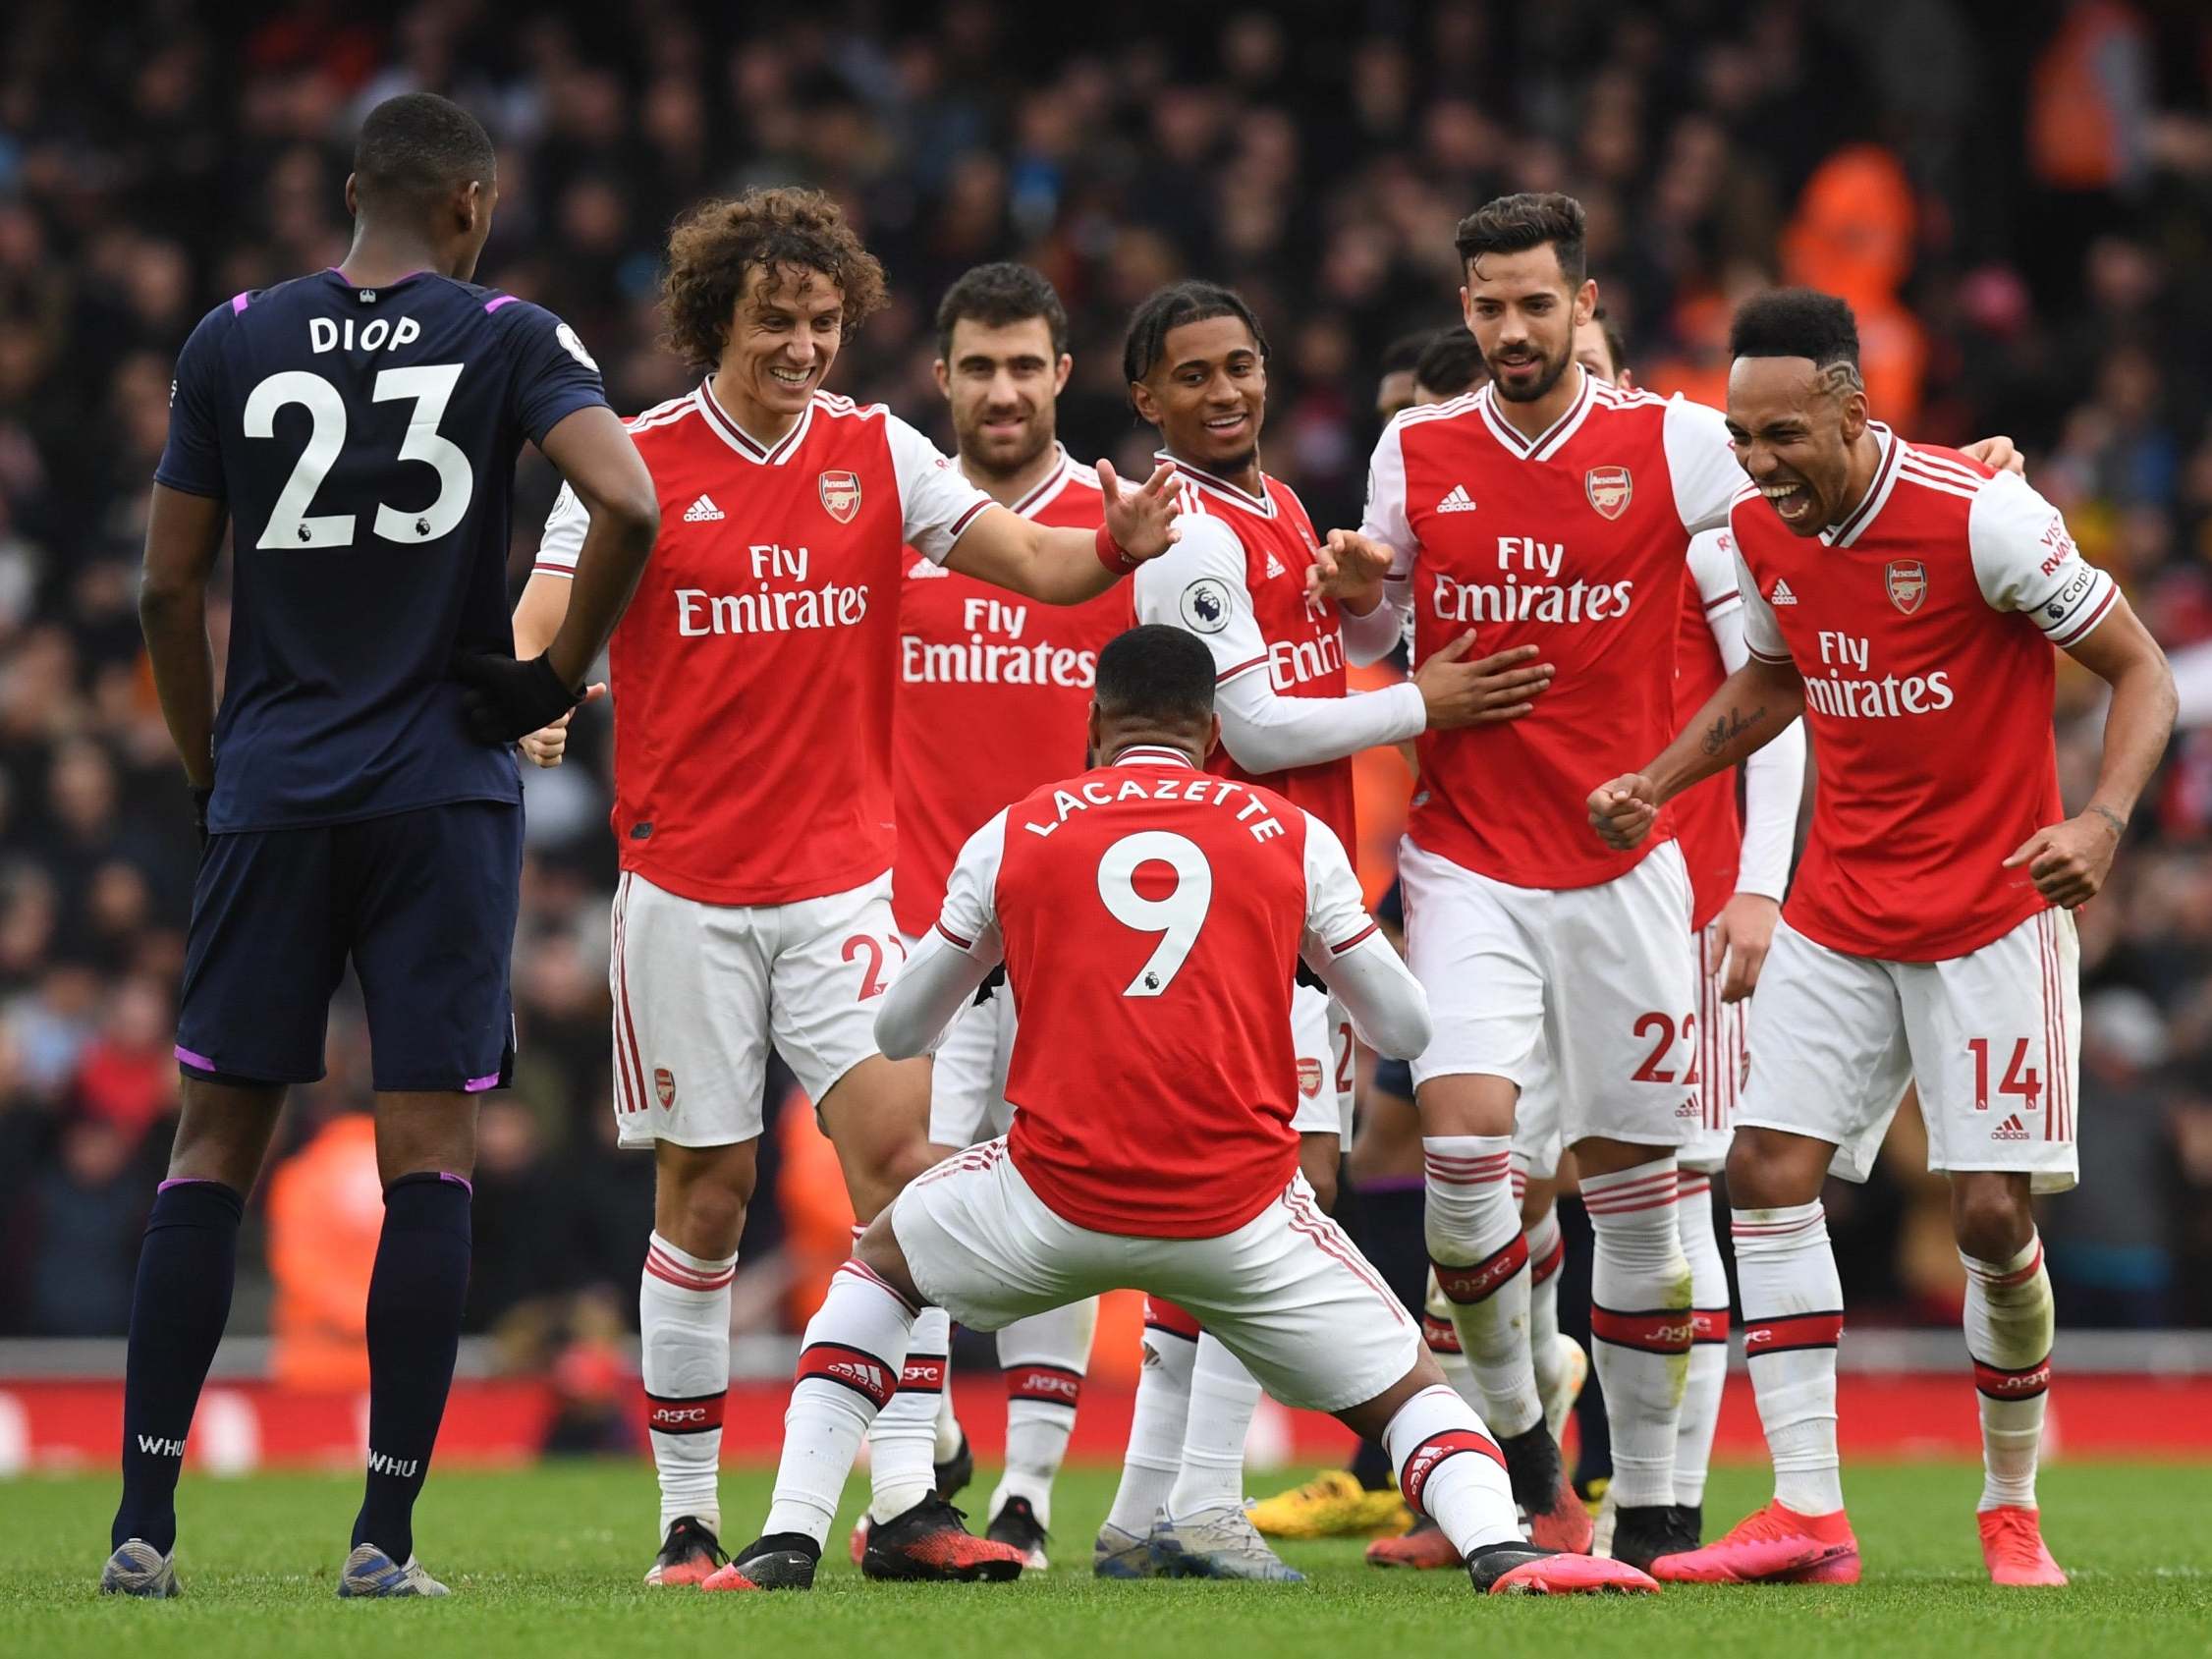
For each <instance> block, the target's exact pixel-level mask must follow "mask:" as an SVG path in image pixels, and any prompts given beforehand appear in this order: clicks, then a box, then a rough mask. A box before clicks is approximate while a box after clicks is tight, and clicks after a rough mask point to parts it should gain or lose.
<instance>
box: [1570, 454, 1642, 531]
mask: <svg viewBox="0 0 2212 1659" xmlns="http://www.w3.org/2000/svg"><path fill="white" fill-rule="evenodd" d="M1635 492H1636V485H1635V480H1634V479H1633V478H1631V477H1630V476H1629V470H1628V469H1627V468H1626V467H1592V468H1591V469H1590V470H1588V471H1587V472H1584V473H1583V474H1582V493H1583V494H1584V495H1587V496H1588V497H1589V498H1590V505H1591V506H1592V507H1594V508H1596V509H1597V515H1598V517H1599V518H1601V519H1618V518H1619V517H1620V516H1621V515H1622V514H1624V513H1626V512H1627V511H1628V510H1629V503H1630V501H1631V499H1633V497H1634V495H1635Z"/></svg>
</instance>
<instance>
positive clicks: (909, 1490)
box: [868, 1307, 953, 1521]
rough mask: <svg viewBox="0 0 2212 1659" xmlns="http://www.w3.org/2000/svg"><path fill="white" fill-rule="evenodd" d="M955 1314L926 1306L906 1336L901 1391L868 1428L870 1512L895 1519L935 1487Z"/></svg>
mask: <svg viewBox="0 0 2212 1659" xmlns="http://www.w3.org/2000/svg"><path fill="white" fill-rule="evenodd" d="M952 1340H953V1321H952V1315H951V1314H949V1313H947V1312H946V1311H945V1310H944V1309H943V1308H941V1307H925V1308H923V1309H922V1310H921V1312H920V1313H919V1314H918V1315H917V1316H916V1317H915V1319H914V1322H913V1334H912V1337H911V1338H910V1339H909V1340H908V1346H907V1357H906V1363H905V1364H904V1365H903V1366H901V1368H900V1372H899V1392H898V1393H897V1394H895V1395H893V1396H892V1397H891V1404H890V1405H888V1406H886V1407H884V1409H883V1410H882V1411H881V1413H880V1414H878V1415H877V1417H876V1419H875V1423H874V1426H873V1427H871V1428H870V1429H869V1430H868V1484H869V1488H870V1490H869V1497H868V1514H869V1516H870V1517H872V1518H873V1519H874V1520H876V1521H891V1520H895V1519H896V1518H897V1517H899V1516H902V1515H905V1514H906V1513H907V1511H909V1510H911V1509H912V1508H913V1507H914V1505H916V1504H918V1503H920V1502H921V1501H922V1500H923V1499H924V1498H926V1497H928V1496H929V1495H930V1493H932V1492H934V1491H936V1490H937V1470H936V1468H935V1466H934V1465H933V1462H932V1460H934V1459H935V1457H936V1455H937V1408H938V1406H939V1405H940V1404H942V1403H943V1401H944V1398H945V1370H946V1364H947V1358H946V1353H947V1350H949V1349H950V1348H951V1347H952Z"/></svg>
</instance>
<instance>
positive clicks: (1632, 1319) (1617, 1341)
mask: <svg viewBox="0 0 2212 1659" xmlns="http://www.w3.org/2000/svg"><path fill="white" fill-rule="evenodd" d="M1695 1334H1696V1325H1695V1322H1694V1321H1693V1320H1692V1319H1691V1317H1690V1310H1689V1309H1688V1308H1687V1307H1685V1308H1683V1309H1681V1310H1679V1311H1677V1310H1675V1309H1672V1308H1661V1309H1659V1310H1658V1311H1657V1312H1653V1313H1624V1312H1622V1311H1621V1310H1620V1309H1618V1308H1612V1307H1600V1306H1598V1305H1597V1303H1595V1302H1592V1303H1591V1304H1590V1335H1591V1336H1593V1337H1595V1338H1596V1339H1597V1340H1598V1341H1599V1342H1609V1343H1611V1344H1612V1345H1613V1346H1614V1347H1615V1348H1635V1349H1641V1350H1642V1351H1643V1352H1644V1353H1646V1354H1687V1353H1688V1352H1689V1345H1690V1341H1691V1339H1692V1338H1693V1337H1694V1336H1695Z"/></svg>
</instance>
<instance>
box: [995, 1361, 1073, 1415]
mask: <svg viewBox="0 0 2212 1659" xmlns="http://www.w3.org/2000/svg"><path fill="white" fill-rule="evenodd" d="M1082 1397H1083V1374H1082V1372H1080V1371H1078V1370H1074V1369H1071V1368H1070V1367H1069V1366H1066V1365H1045V1364H1039V1363H1029V1364H1022V1365H1009V1366H1008V1367H1007V1368H1006V1399H1007V1404H1009V1405H1012V1404H1013V1403H1014V1402H1015V1401H1017V1400H1031V1401H1035V1402H1036V1403H1037V1404H1039V1405H1043V1406H1065V1407H1067V1408H1068V1410H1071V1411H1073V1410H1075V1409H1076V1408H1077V1406H1078V1405H1079V1404H1080V1403H1081V1401H1082Z"/></svg>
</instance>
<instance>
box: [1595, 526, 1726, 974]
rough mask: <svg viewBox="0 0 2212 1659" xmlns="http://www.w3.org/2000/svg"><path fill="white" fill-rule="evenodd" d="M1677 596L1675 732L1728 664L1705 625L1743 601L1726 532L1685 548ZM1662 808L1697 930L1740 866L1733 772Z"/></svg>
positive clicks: (1717, 907) (1716, 909) (1716, 910)
mask: <svg viewBox="0 0 2212 1659" xmlns="http://www.w3.org/2000/svg"><path fill="white" fill-rule="evenodd" d="M1682 597H1683V604H1682V630H1681V632H1680V633H1679V634H1678V635H1677V636H1676V639H1675V712H1674V724H1675V729H1676V730H1677V731H1680V730H1681V729H1682V728H1683V727H1684V726H1686V725H1687V724H1688V722H1689V719H1690V717H1691V716H1692V715H1694V714H1695V713H1696V712H1697V711H1698V710H1699V709H1700V708H1703V707H1704V706H1705V699H1706V698H1707V697H1709V696H1711V695H1712V694H1713V693H1714V692H1715V691H1719V690H1720V685H1721V682H1722V681H1723V680H1726V679H1727V678H1728V664H1727V663H1726V662H1724V661H1722V660H1721V648H1720V645H1719V643H1718V641H1716V640H1715V639H1714V637H1713V620H1714V619H1715V618H1716V617H1719V616H1723V615H1727V614H1729V613H1731V612H1734V611H1737V610H1739V609H1741V608H1742V603H1743V597H1742V593H1741V592H1740V591H1738V589H1737V585H1736V544H1735V543H1734V542H1733V541H1732V540H1731V539H1730V538H1729V533H1728V531H1726V530H1713V531H1711V532H1709V533H1707V534H1705V535H1700V536H1698V537H1697V538H1696V539H1695V540H1694V541H1692V542H1691V544H1690V549H1689V580H1688V581H1686V582H1684V583H1683V586H1682ZM1600 781H1602V780H1600ZM1668 810H1669V811H1670V812H1672V813H1673V814H1674V820H1675V840H1676V841H1677V842H1678V843H1679V844H1680V845H1681V847H1682V858H1683V863H1684V864H1685V865H1686V866H1687V869H1688V871H1689V925H1690V927H1691V928H1692V929H1693V930H1696V929H1701V928H1703V927H1704V925H1705V924H1706V923H1707V922H1709V921H1711V920H1712V919H1713V917H1715V916H1717V915H1719V914H1720V913H1721V908H1722V907H1723V906H1725V905H1726V904H1727V903H1728V902H1729V900H1730V898H1731V897H1733V896H1734V894H1735V892H1736V872H1737V869H1738V866H1739V865H1740V864H1741V862H1742V854H1743V813H1742V808H1741V807H1740V806H1739V805H1738V804H1737V801H1736V768H1735V767H1733V766H1732V767H1730V768H1729V769H1728V770H1727V771H1725V772H1719V773H1715V774H1714V775H1713V776H1712V777H1710V778H1707V779H1706V780H1705V781H1704V782H1703V783H1701V784H1693V785H1691V786H1690V787H1689V788H1688V789H1686V790H1684V791H1683V792H1682V794H1680V795H1678V796H1676V797H1675V799H1674V800H1673V801H1672V802H1669V803H1668Z"/></svg>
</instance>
